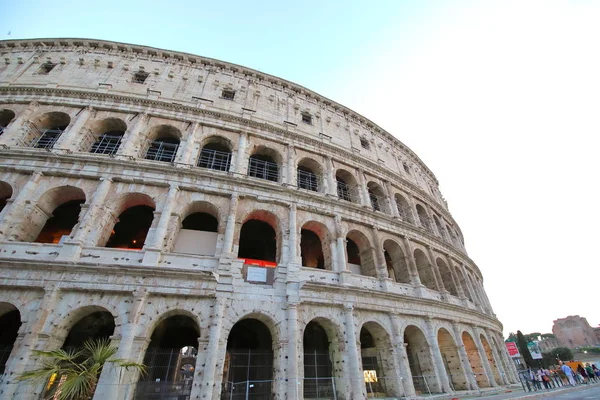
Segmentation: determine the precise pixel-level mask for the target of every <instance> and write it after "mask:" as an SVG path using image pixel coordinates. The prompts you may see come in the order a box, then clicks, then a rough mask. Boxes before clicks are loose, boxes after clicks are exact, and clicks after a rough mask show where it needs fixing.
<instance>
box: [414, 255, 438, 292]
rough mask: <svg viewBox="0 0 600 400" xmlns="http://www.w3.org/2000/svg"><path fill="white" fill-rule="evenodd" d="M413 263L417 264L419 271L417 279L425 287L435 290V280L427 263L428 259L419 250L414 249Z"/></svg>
mask: <svg viewBox="0 0 600 400" xmlns="http://www.w3.org/2000/svg"><path fill="white" fill-rule="evenodd" d="M414 254H415V264H416V265H417V271H418V272H419V279H420V280H421V283H422V284H423V285H425V287H426V288H427V289H431V290H437V285H436V282H435V274H434V272H433V268H432V266H431V264H430V263H429V259H428V258H427V256H426V255H425V253H423V252H422V251H421V250H419V249H416V250H415V253H414Z"/></svg>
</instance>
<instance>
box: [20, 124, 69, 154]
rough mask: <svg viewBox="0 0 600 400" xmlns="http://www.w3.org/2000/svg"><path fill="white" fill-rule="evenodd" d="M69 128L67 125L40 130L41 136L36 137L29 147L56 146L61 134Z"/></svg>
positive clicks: (43, 147) (46, 147) (48, 147)
mask: <svg viewBox="0 0 600 400" xmlns="http://www.w3.org/2000/svg"><path fill="white" fill-rule="evenodd" d="M65 129H67V127H66V126H57V127H54V128H51V129H44V130H41V131H40V134H41V135H40V136H39V137H38V138H36V139H34V140H33V141H32V142H31V144H30V145H29V147H34V148H36V149H48V150H49V149H51V148H53V147H54V144H55V143H56V142H57V141H58V138H60V135H62V133H63V132H64V131H65Z"/></svg>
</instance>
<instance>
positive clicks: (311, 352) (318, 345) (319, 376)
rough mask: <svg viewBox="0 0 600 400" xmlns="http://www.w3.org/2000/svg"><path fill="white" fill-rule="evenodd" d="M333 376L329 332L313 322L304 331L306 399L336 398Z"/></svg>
mask: <svg viewBox="0 0 600 400" xmlns="http://www.w3.org/2000/svg"><path fill="white" fill-rule="evenodd" d="M333 376H334V375H333V370H332V363H331V358H330V351H329V338H328V337H327V332H326V331H325V329H324V328H323V327H322V326H321V325H320V324H319V323H318V322H316V321H311V322H309V323H308V325H306V328H305V329H304V398H305V399H322V398H334V387H335V386H334V383H333Z"/></svg>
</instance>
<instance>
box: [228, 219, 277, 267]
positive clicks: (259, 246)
mask: <svg viewBox="0 0 600 400" xmlns="http://www.w3.org/2000/svg"><path fill="white" fill-rule="evenodd" d="M238 257H239V258H252V259H255V260H263V261H271V262H277V261H276V258H277V236H276V234H275V230H274V229H273V228H272V227H271V225H269V224H268V223H266V222H264V221H261V220H257V219H251V220H248V221H247V222H246V223H245V224H244V225H243V226H242V230H241V232H240V245H239V251H238Z"/></svg>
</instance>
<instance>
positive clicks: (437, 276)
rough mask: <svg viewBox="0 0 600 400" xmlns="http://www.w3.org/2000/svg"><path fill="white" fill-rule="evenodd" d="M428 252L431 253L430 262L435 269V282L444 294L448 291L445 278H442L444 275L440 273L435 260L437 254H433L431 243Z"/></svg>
mask: <svg viewBox="0 0 600 400" xmlns="http://www.w3.org/2000/svg"><path fill="white" fill-rule="evenodd" d="M427 254H428V255H429V262H430V263H431V268H432V269H433V276H434V278H435V284H436V286H437V288H438V291H439V292H440V293H442V294H446V293H448V291H447V290H446V287H445V286H444V280H443V279H442V275H441V274H440V269H439V268H438V265H437V263H436V262H435V261H436V260H435V254H433V249H432V248H431V246H429V245H427Z"/></svg>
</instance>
